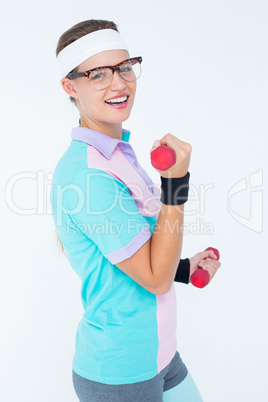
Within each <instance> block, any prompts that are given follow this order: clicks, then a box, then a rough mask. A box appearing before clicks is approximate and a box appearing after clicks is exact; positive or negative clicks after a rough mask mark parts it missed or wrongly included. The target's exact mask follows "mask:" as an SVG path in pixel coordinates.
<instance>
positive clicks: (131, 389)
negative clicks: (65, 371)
mask: <svg viewBox="0 0 268 402" xmlns="http://www.w3.org/2000/svg"><path fill="white" fill-rule="evenodd" d="M72 374H73V386H74V390H75V392H76V395H77V396H78V398H79V401H80V402H163V401H165V396H164V399H163V393H164V391H167V390H171V389H173V388H174V389H173V390H172V392H173V394H174V392H175V387H176V386H177V385H178V384H183V387H180V389H181V391H180V390H179V387H178V392H179V393H180V392H182V393H184V394H185V395H186V394H187V395H188V396H187V395H186V399H185V401H186V402H202V398H201V396H200V394H199V392H198V390H197V388H196V386H195V384H194V381H193V380H192V378H191V376H190V374H189V373H188V370H187V368H186V366H185V364H184V363H183V361H182V360H181V357H180V354H179V352H178V351H176V353H175V356H174V357H173V359H172V360H171V362H170V363H169V364H168V365H167V367H165V368H164V369H163V370H161V371H160V373H159V374H157V375H156V376H155V377H153V378H151V379H150V380H146V381H140V382H135V383H132V384H118V385H112V384H102V383H100V382H96V381H91V380H88V379H86V378H84V377H81V376H79V375H78V374H77V373H76V372H75V371H74V370H73V371H72ZM187 374H188V375H187ZM185 379H186V380H185ZM184 380H185V381H184ZM176 392H177V390H176ZM170 394H171V391H170V392H167V393H166V395H167V397H168V395H170ZM181 395H182V394H181ZM190 395H191V399H189V398H188V397H190ZM192 395H196V397H195V399H193V398H194V397H192ZM182 397H183V395H182ZM173 398H174V396H173V397H172V399H173ZM175 400H178V401H179V400H182V401H184V399H177V398H176V399H174V401H175Z"/></svg>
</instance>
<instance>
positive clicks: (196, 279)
mask: <svg viewBox="0 0 268 402" xmlns="http://www.w3.org/2000/svg"><path fill="white" fill-rule="evenodd" d="M207 250H212V251H213V252H214V254H215V255H216V257H217V260H219V258H220V253H219V251H218V250H217V249H216V248H213V247H208V248H206V250H205V251H207ZM191 283H192V285H194V286H196V287H197V288H204V287H205V286H207V284H208V283H209V274H208V272H207V271H205V270H204V269H202V268H198V269H197V270H196V271H195V273H193V275H192V276H191Z"/></svg>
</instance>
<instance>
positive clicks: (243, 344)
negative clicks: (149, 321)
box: [0, 0, 268, 402]
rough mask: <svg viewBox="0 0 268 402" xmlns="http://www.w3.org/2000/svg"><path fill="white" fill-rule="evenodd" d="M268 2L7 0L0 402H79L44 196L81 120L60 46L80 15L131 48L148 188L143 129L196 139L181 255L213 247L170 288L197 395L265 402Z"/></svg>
mask: <svg viewBox="0 0 268 402" xmlns="http://www.w3.org/2000/svg"><path fill="white" fill-rule="evenodd" d="M267 12H268V6H267V2H266V1H265V0H254V1H253V0H252V1H249V0H243V1H242V0H222V1H215V0H204V1H200V0H187V1H181V0H179V1H175V0H174V1H171V0H165V1H162V0H161V1H159V0H154V1H147V2H145V1H144V0H143V1H138V0H136V1H133V2H123V3H122V2H113V1H111V0H102V1H100V2H98V1H94V2H91V1H90V2H89V1H81V0H80V1H73V0H72V1H70V0H65V1H51V0H47V1H46V2H36V1H29V0H25V1H23V2H21V1H10V2H8V3H7V2H5V5H4V7H2V8H1V24H0V29H1V32H0V33H1V35H0V38H1V122H0V124H1V138H2V146H1V166H2V168H1V183H3V189H5V190H4V191H5V193H6V197H5V195H4V191H3V197H1V200H2V201H1V203H2V205H1V206H2V212H3V213H2V215H1V222H2V225H1V227H2V237H1V238H2V246H3V247H1V260H2V263H1V281H0V286H1V288H0V306H1V328H0V329H1V335H0V336H1V342H0V356H1V358H0V369H1V373H0V375H1V377H0V378H1V390H0V399H1V400H2V401H5V402H10V401H11V402H15V401H21V402H37V401H38V402H48V401H49V402H72V401H76V400H77V398H76V396H75V393H74V390H73V386H72V380H71V363H72V357H73V353H74V341H75V333H76V327H77V325H78V322H79V321H80V319H81V316H82V304H81V302H80V280H79V278H78V277H77V276H76V274H75V273H74V271H73V270H72V268H71V266H70V264H69V262H68V260H67V259H66V258H65V257H64V256H63V255H58V253H57V249H56V236H55V228H54V223H53V221H52V216H51V210H50V205H49V198H48V197H49V189H50V187H49V186H50V183H51V179H52V175H53V171H54V168H55V166H56V163H57V162H58V160H59V158H60V157H61V156H62V154H63V153H64V152H65V150H66V149H67V147H68V146H69V143H70V141H71V138H70V135H71V128H72V127H74V126H77V125H78V117H79V116H78V112H77V110H76V109H75V107H74V106H73V105H72V104H71V103H70V101H69V98H68V96H67V95H66V94H65V93H64V91H63V90H62V88H61V86H60V78H61V77H60V74H59V69H58V64H57V60H56V57H55V49H56V44H57V40H58V38H59V37H60V35H61V34H62V33H63V32H64V31H66V30H67V29H69V28H70V27H71V26H73V25H75V24H76V23H78V22H80V21H84V20H86V19H91V18H97V19H109V20H114V21H115V22H116V23H117V24H118V27H119V30H120V32H121V35H122V37H123V39H124V41H125V42H126V43H127V44H128V47H129V49H130V51H131V55H132V56H140V55H141V56H143V59H144V61H143V64H142V68H143V72H142V77H141V78H140V79H139V81H138V92H137V95H136V103H135V105H134V109H133V112H132V115H131V118H130V119H129V120H128V121H127V122H125V123H124V127H125V128H128V129H130V130H131V132H132V134H131V144H132V146H133V148H134V150H135V152H136V154H137V156H138V160H139V162H140V163H141V165H142V166H143V168H144V169H145V170H146V171H147V172H148V174H149V175H150V177H151V178H152V180H153V181H154V182H155V183H157V184H160V180H159V175H158V173H157V172H156V171H155V170H154V168H153V167H152V166H151V164H150V157H149V155H150V154H149V151H150V149H151V147H152V144H153V142H154V140H155V139H160V138H161V137H163V136H164V135H165V134H166V133H167V132H171V133H172V134H173V135H175V136H177V137H178V138H180V139H182V140H183V141H186V142H190V143H191V144H192V147H193V151H192V157H191V165H190V169H189V170H190V172H191V186H192V188H193V191H195V194H196V193H197V197H196V198H195V199H194V197H193V198H192V199H191V200H189V201H188V203H187V206H186V215H185V222H187V223H188V226H187V228H188V229H187V233H185V237H184V246H183V253H182V257H183V258H185V257H190V256H192V255H194V254H195V253H196V252H198V251H201V250H203V249H205V248H206V247H208V246H214V247H217V248H218V249H219V250H220V253H221V262H222V267H221V268H220V270H219V272H218V274H217V276H216V277H215V279H214V280H213V282H211V284H210V285H209V286H208V287H207V288H204V289H197V288H194V287H193V286H191V285H188V286H186V285H183V284H176V292H177V300H178V333H177V339H178V350H179V351H180V353H181V356H182V358H183V360H184V361H185V363H186V365H187V367H188V369H189V370H190V372H191V374H192V376H193V377H194V379H195V381H196V383H197V385H198V387H199V389H200V392H201V394H202V395H203V398H204V401H205V402H226V401H228V402H238V401H239V402H253V401H254V402H255V401H258V402H264V401H267V394H268V384H267V379H266V374H267V357H268V356H267V337H268V331H267V323H266V322H267V297H266V293H267V285H268V283H267V282H268V281H267V278H268V274H267V257H266V256H267V253H266V250H267V214H266V208H264V207H265V206H266V205H267V185H266V184H267V177H266V171H265V168H267V158H266V159H265V156H264V152H265V150H266V149H267V145H268V143H267V134H268V133H267V93H268V75H267V69H268V56H267V34H268V28H267V27H268V24H267V16H268V15H267ZM255 172H257V173H256V175H255V184H256V187H252V188H250V182H249V179H250V176H251V175H252V174H253V173H255ZM252 179H253V178H252ZM253 181H254V180H253ZM240 182H241V183H240ZM237 183H238V185H237V186H239V185H241V189H242V188H243V185H244V189H243V191H239V192H238V189H239V187H236V184H237ZM239 183H240V184H239ZM251 184H254V183H251ZM205 186H207V187H206V188H207V189H208V190H207V191H206V193H205V195H202V192H201V191H202V188H204V187H205ZM233 186H235V187H233ZM232 188H234V194H233V195H232V197H231V198H230V199H229V201H230V203H229V206H228V197H229V196H230V190H231V189H232ZM262 201H263V207H262ZM16 206H17V207H16ZM230 208H231V209H232V211H233V212H231V211H230ZM187 214H188V216H187ZM208 230H209V232H208ZM265 240H266V241H265Z"/></svg>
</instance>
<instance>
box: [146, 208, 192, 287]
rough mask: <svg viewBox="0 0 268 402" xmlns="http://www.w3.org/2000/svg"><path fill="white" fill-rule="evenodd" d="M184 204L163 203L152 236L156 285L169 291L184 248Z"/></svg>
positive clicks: (152, 264)
mask: <svg viewBox="0 0 268 402" xmlns="http://www.w3.org/2000/svg"><path fill="white" fill-rule="evenodd" d="M183 213H184V205H183V204H182V205H166V204H162V206H161V211H160V214H159V216H158V220H157V223H156V225H155V229H154V232H153V235H152V238H151V268H152V273H153V276H154V280H155V284H156V287H159V288H161V289H165V290H166V291H168V290H169V289H170V287H171V285H172V283H173V281H174V278H175V275H176V272H177V269H178V265H179V262H180V256H181V250H182V238H183V233H182V224H183Z"/></svg>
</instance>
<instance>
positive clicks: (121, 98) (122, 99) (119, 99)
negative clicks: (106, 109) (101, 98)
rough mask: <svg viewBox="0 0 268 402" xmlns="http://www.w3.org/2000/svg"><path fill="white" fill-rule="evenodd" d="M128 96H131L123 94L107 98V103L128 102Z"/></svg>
mask: <svg viewBox="0 0 268 402" xmlns="http://www.w3.org/2000/svg"><path fill="white" fill-rule="evenodd" d="M128 98H129V96H121V97H120V98H114V99H110V100H106V101H105V103H108V104H109V105H121V104H123V103H126V102H127V100H128Z"/></svg>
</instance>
